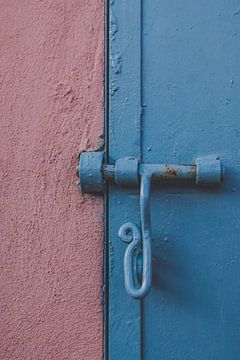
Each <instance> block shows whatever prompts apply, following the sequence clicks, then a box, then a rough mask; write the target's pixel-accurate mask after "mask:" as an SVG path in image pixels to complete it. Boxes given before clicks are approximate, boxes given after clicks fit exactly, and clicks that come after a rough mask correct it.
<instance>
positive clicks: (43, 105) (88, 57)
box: [0, 0, 104, 360]
mask: <svg viewBox="0 0 240 360" xmlns="http://www.w3.org/2000/svg"><path fill="white" fill-rule="evenodd" d="M103 17H104V2H103V0H94V1H90V0H54V1H53V0H18V1H16V0H0V85H1V86H0V108H1V112H0V134H1V137H0V149H1V150H0V191H1V194H0V222H1V223H0V237H1V239H0V354H1V355H0V358H1V359H3V360H6V359H11V360H15V359H17V360H21V359H24V360H30V359H31V360H35V359H41V360H43V359H58V360H61V359H68V360H71V359H78V360H85V359H86V360H87V359H89V360H94V359H97V360H99V359H101V357H102V305H101V287H102V200H101V199H100V198H95V197H91V196H80V194H79V193H78V192H77V190H76V178H75V167H76V164H77V156H78V153H79V151H81V150H85V149H96V148H98V146H99V145H100V143H101V134H102V112H103V105H102V99H103V29H104V18H103Z"/></svg>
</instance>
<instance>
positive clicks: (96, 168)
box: [78, 152, 223, 299]
mask: <svg viewBox="0 0 240 360" xmlns="http://www.w3.org/2000/svg"><path fill="white" fill-rule="evenodd" d="M103 160H104V153H103V152H99V153H98V152H89V153H86V152H85V153H82V154H81V155H80V160H79V167H78V172H79V174H78V175H79V179H80V189H81V191H82V192H87V193H89V192H90V193H92V192H93V193H95V192H103V190H104V189H105V185H107V184H108V182H109V181H115V183H116V184H117V185H119V186H122V187H123V186H126V187H129V186H132V187H133V186H135V187H136V186H138V184H139V178H140V219H141V222H140V223H141V231H139V229H138V227H137V225H135V224H134V223H132V222H127V223H125V224H123V225H122V226H121V227H120V229H119V232H118V236H119V237H120V239H122V240H123V241H124V242H128V243H130V244H129V245H128V247H127V249H126V251H125V254H124V267H123V271H124V282H125V288H126V291H127V293H128V295H130V296H132V297H133V298H135V299H143V298H144V297H145V296H146V295H147V294H148V293H149V292H150V290H151V287H152V236H151V224H150V209H149V199H150V190H151V183H152V180H155V181H158V182H159V181H167V180H174V181H175V183H176V182H179V181H186V180H188V181H189V180H191V181H192V180H194V181H195V182H196V184H197V185H219V184H220V182H221V180H222V179H223V167H222V165H221V162H220V160H219V159H215V158H209V159H208V158H199V159H197V161H196V165H168V164H139V161H138V160H137V159H136V158H135V157H125V158H120V159H118V160H117V161H116V163H115V165H114V166H111V165H110V166H109V165H107V164H104V163H103ZM140 253H141V255H142V256H141V261H142V263H141V266H142V269H141V282H139V281H137V279H138V276H137V271H138V270H137V269H138V268H139V265H138V268H137V267H135V268H134V264H135V263H136V262H137V259H138V257H139V254H140Z"/></svg>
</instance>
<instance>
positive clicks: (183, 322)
mask: <svg viewBox="0 0 240 360" xmlns="http://www.w3.org/2000/svg"><path fill="white" fill-rule="evenodd" d="M108 30H109V31H108V33H109V73H108V74H109V76H108V109H109V111H108V142H107V145H108V149H107V150H108V157H107V160H106V161H107V162H108V163H109V164H110V165H111V164H115V163H116V161H117V160H118V159H120V158H124V157H126V156H128V157H129V156H130V157H132V159H135V158H136V159H138V164H183V165H184V164H185V165H186V164H197V161H198V160H197V159H205V160H206V164H207V162H208V160H209V161H210V163H211V161H213V162H214V161H215V165H216V166H219V162H218V159H220V161H221V166H224V168H225V176H224V181H223V182H222V183H221V184H220V185H217V186H208V185H207V186H203V187H202V186H196V184H195V183H193V182H185V181H179V182H178V181H177V182H174V181H173V182H172V181H171V180H169V181H168V179H166V181H164V179H163V181H161V179H160V181H155V182H154V181H153V183H152V186H151V190H150V203H149V204H148V205H149V208H150V218H151V234H150V235H151V246H152V253H151V256H152V259H151V262H150V263H149V264H148V265H151V269H150V271H151V274H152V281H151V284H150V285H149V286H150V287H151V290H150V292H148V291H149V289H147V290H146V292H145V293H143V294H142V295H143V296H141V294H140V295H139V296H136V297H137V298H135V297H134V296H133V295H134V294H131V291H130V290H131V289H130V290H129V288H126V286H127V284H126V277H127V276H130V277H131V274H130V275H129V272H128V271H127V269H126V268H124V266H127V263H124V258H126V251H127V248H128V246H129V242H128V241H127V242H126V241H125V242H124V241H122V240H121V234H120V235H119V229H121V227H122V225H123V224H126V223H128V224H129V222H130V223H131V224H132V223H133V224H135V225H136V228H138V229H140V231H141V227H142V226H143V224H142V223H141V220H140V215H141V214H140V194H139V186H132V187H131V186H130V187H128V186H121V184H120V186H118V185H116V184H110V187H109V197H108V208H107V217H108V221H107V236H108V244H107V252H108V266H107V279H108V296H107V303H108V307H107V314H106V315H107V331H106V334H107V335H106V336H107V345H106V357H107V358H108V359H111V360H121V359H123V360H140V359H144V360H161V359H162V360H226V359H228V360H238V359H239V358H240V355H239V354H240V280H239V279H240V235H239V234H240V221H239V214H240V197H239V191H240V185H239V184H240V145H239V144H240V115H239V114H240V7H239V1H236V0H228V1H226V0H211V1H209V0H198V1H193V0H181V1H179V0H151V1H147V0H146V1H145V0H142V1H141V0H135V1H124V0H115V1H110V2H109V29H108ZM203 162H204V160H203ZM200 163H201V160H200ZM199 166H200V165H199ZM203 166H204V165H203ZM206 166H207V165H206ZM200 167H201V166H200ZM184 169H185V168H183V171H185V170H184ZM199 169H200V168H199ZM173 171H174V170H173ZM199 171H200V170H199ZM215 171H216V169H215ZM123 172H124V171H123ZM126 172H127V170H126ZM206 172H207V170H206ZM221 172H222V168H221ZM198 175H199V174H198ZM205 175H206V174H205ZM205 175H203V176H205ZM215 175H216V174H215ZM218 175H219V174H218ZM123 176H124V175H123ZM193 176H194V175H193ZM199 176H201V175H199ZM219 176H221V178H222V177H223V174H222V173H221V174H220V175H219ZM183 177H184V176H183ZM123 182H124V181H123ZM210 185H211V184H210ZM136 231H137V230H136ZM125 235H126V234H125ZM130 235H131V236H132V233H131V234H130ZM129 241H130V240H129ZM136 249H137V248H135V252H133V253H132V255H131V256H132V258H131V259H130V257H131V256H130V255H129V254H128V256H129V258H128V260H129V261H130V260H131V261H130V265H129V263H128V265H129V266H130V270H129V271H130V272H131V268H132V272H133V274H132V275H133V278H135V277H137V278H138V279H139V283H138V284H137V285H136V282H137V281H136V280H134V281H135V285H134V284H133V287H134V286H135V287H136V291H137V289H139V288H140V287H141V282H142V281H143V277H144V276H145V275H146V274H145V273H144V271H145V270H146V269H145V270H144V269H143V265H144V256H146V254H144V253H143V248H142V245H140V247H139V249H138V250H136ZM145 260H146V259H145ZM145 265H146V264H145ZM124 271H125V273H124ZM147 271H148V269H147ZM130 280H131V279H130ZM130 280H129V281H130ZM134 281H133V283H134ZM128 285H129V284H128ZM133 291H134V289H133Z"/></svg>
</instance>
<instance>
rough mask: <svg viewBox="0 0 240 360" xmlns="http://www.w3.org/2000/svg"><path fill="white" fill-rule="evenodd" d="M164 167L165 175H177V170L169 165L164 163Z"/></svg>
mask: <svg viewBox="0 0 240 360" xmlns="http://www.w3.org/2000/svg"><path fill="white" fill-rule="evenodd" d="M165 168H166V174H167V175H170V176H174V177H175V176H177V175H178V172H177V171H176V169H174V168H172V167H171V166H169V165H167V164H166V165H165Z"/></svg>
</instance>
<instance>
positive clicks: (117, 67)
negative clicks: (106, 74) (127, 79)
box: [110, 53, 122, 74]
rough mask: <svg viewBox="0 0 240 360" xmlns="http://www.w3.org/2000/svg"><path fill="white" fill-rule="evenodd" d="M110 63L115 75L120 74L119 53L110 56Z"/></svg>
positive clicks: (120, 62) (120, 60)
mask: <svg viewBox="0 0 240 360" xmlns="http://www.w3.org/2000/svg"><path fill="white" fill-rule="evenodd" d="M110 63H111V66H112V69H113V72H114V73H115V74H120V73H121V72H122V58H121V55H120V53H116V54H111V57H110Z"/></svg>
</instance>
